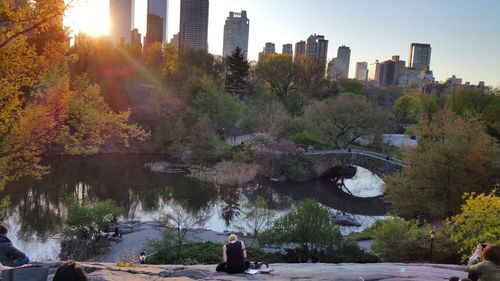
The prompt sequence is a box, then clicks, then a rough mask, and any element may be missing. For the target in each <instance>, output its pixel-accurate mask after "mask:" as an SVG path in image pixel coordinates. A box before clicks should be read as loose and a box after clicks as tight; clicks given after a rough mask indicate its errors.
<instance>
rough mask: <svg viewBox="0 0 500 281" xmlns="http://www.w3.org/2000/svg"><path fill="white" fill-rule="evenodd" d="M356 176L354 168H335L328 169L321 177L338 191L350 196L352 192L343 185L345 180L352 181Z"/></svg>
mask: <svg viewBox="0 0 500 281" xmlns="http://www.w3.org/2000/svg"><path fill="white" fill-rule="evenodd" d="M355 175H356V167H354V166H336V167H333V168H330V169H328V170H327V171H325V172H324V173H323V175H322V176H321V178H322V179H327V180H330V181H331V182H332V184H333V185H334V186H336V187H337V188H339V189H340V190H342V191H344V192H346V193H347V194H349V195H352V192H351V191H350V190H349V188H347V186H346V185H345V183H344V180H346V179H352V178H353V177H354V176H355Z"/></svg>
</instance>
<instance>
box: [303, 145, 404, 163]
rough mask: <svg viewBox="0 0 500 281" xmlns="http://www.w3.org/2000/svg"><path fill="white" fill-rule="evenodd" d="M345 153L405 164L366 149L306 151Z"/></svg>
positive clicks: (317, 153)
mask: <svg viewBox="0 0 500 281" xmlns="http://www.w3.org/2000/svg"><path fill="white" fill-rule="evenodd" d="M345 153H351V154H357V155H364V156H369V157H373V158H377V159H379V160H382V161H385V162H388V163H391V164H395V165H400V166H403V165H404V164H403V161H401V160H399V159H396V158H392V157H389V156H387V155H385V154H382V153H378V152H373V151H366V150H356V149H351V150H350V151H349V150H348V149H335V150H310V151H307V152H305V154H306V155H328V154H345Z"/></svg>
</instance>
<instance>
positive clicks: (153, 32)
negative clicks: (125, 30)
mask: <svg viewBox="0 0 500 281" xmlns="http://www.w3.org/2000/svg"><path fill="white" fill-rule="evenodd" d="M167 15H168V0H148V14H147V25H146V39H145V40H144V47H145V48H147V47H148V46H150V45H151V44H153V43H165V42H166V41H167V39H168V18H167Z"/></svg>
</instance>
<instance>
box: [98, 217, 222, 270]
mask: <svg viewBox="0 0 500 281" xmlns="http://www.w3.org/2000/svg"><path fill="white" fill-rule="evenodd" d="M124 225H126V227H124ZM120 229H122V230H125V233H124V234H123V236H122V240H121V241H119V242H117V243H113V245H112V246H111V247H110V249H109V250H107V251H106V254H104V255H101V256H99V257H96V258H93V259H89V260H88V262H110V263H113V262H116V261H117V260H120V259H124V258H126V257H127V258H128V257H130V256H133V257H137V258H138V257H139V256H138V255H139V253H140V252H141V251H142V250H144V246H145V243H146V242H147V241H148V240H152V239H161V237H162V234H163V232H164V231H165V230H166V228H165V227H164V226H162V225H161V224H160V223H159V222H156V221H145V222H140V221H132V222H126V223H122V224H121V225H120ZM186 238H187V239H188V240H189V241H192V242H204V241H209V242H213V243H219V244H224V243H226V242H227V234H224V233H222V232H217V231H213V230H209V229H203V228H197V229H193V230H191V231H189V232H188V234H187V237H186ZM147 254H152V253H147Z"/></svg>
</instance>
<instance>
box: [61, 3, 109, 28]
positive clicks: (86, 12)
mask: <svg viewBox="0 0 500 281" xmlns="http://www.w3.org/2000/svg"><path fill="white" fill-rule="evenodd" d="M65 2H66V4H68V2H71V1H68V0H66V1H65ZM64 25H65V26H68V27H69V28H70V29H71V33H73V34H77V33H79V32H84V33H87V34H89V35H93V36H99V35H108V34H109V26H110V24H109V1H106V0H74V1H72V3H71V4H70V8H69V9H68V11H67V12H66V14H65V16H64Z"/></svg>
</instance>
